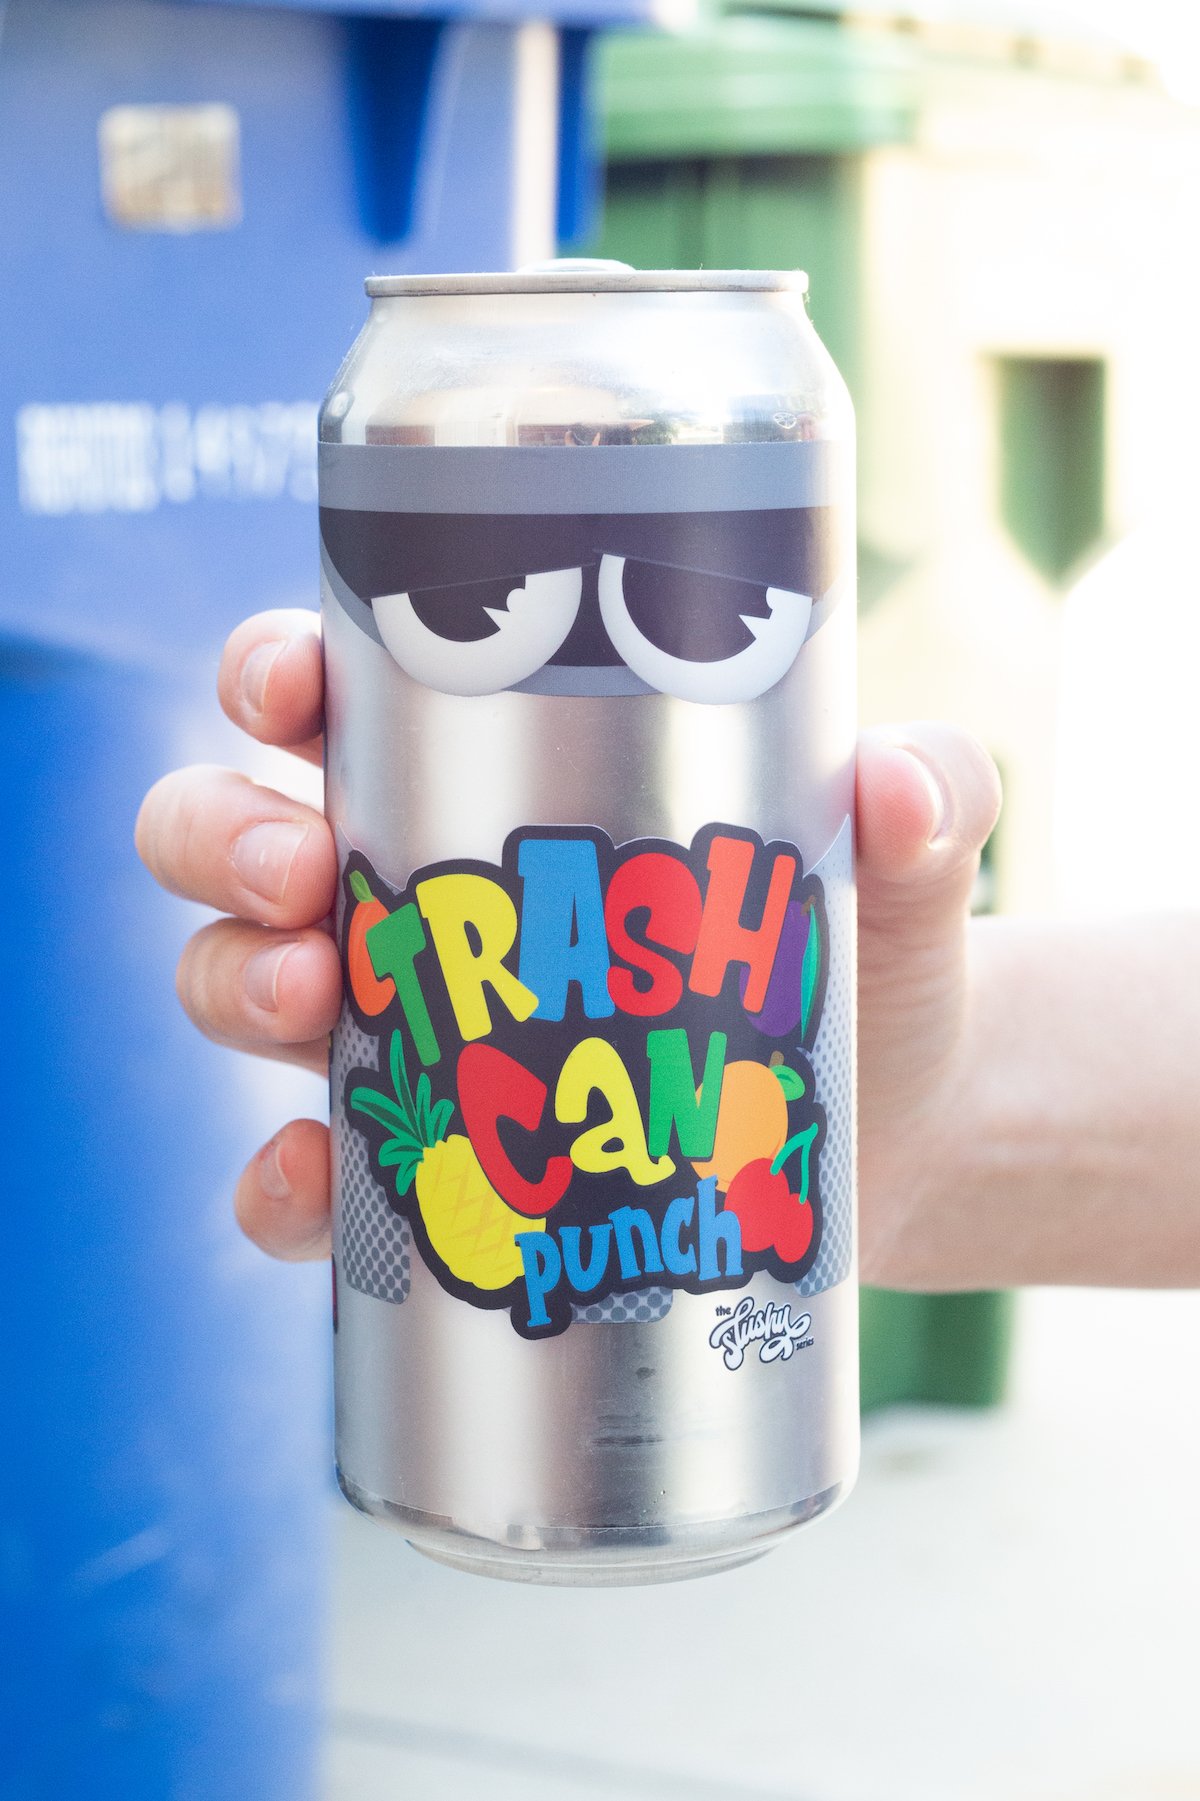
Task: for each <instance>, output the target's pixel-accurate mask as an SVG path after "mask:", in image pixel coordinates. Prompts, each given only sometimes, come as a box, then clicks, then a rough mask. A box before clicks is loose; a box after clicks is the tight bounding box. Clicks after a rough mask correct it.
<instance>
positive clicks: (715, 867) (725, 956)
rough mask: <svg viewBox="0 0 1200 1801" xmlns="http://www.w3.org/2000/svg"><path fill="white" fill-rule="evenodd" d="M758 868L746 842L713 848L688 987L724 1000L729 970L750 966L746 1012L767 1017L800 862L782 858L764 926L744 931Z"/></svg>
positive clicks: (716, 843)
mask: <svg viewBox="0 0 1200 1801" xmlns="http://www.w3.org/2000/svg"><path fill="white" fill-rule="evenodd" d="M753 862H754V846H753V845H752V844H747V843H746V841H745V839H743V838H714V839H713V841H712V843H711V844H710V845H709V848H708V876H709V880H708V890H707V892H706V894H705V896H704V916H703V918H702V919H701V921H700V936H699V938H698V939H697V940H696V955H695V957H694V958H693V960H692V974H691V979H690V981H689V983H688V986H689V987H690V988H691V989H692V991H693V993H695V994H710V995H717V994H720V992H721V986H722V984H723V982H724V980H725V972H726V970H727V969H728V968H729V965H730V964H731V963H744V964H745V965H746V968H747V969H748V970H749V972H750V980H749V981H748V982H747V984H746V993H745V995H744V997H743V1002H744V1005H745V1008H746V1011H747V1013H761V1012H762V1007H763V1002H764V1001H765V1000H766V998H767V984H768V983H769V981H770V980H771V970H772V969H773V967H774V964H775V953H776V951H777V950H778V949H779V938H780V934H781V933H782V931H783V920H784V915H785V914H786V912H787V904H788V896H789V895H790V894H791V892H792V880H793V877H794V876H795V874H796V859H795V857H785V856H782V855H780V856H778V857H776V859H775V867H774V868H773V869H772V871H771V884H770V887H769V888H768V890H767V899H766V905H765V906H764V907H763V916H762V924H761V925H759V926H757V927H754V928H751V927H750V926H744V925H742V923H741V918H742V908H743V906H744V905H745V901H746V887H747V884H748V883H749V881H750V869H751V865H752V864H753Z"/></svg>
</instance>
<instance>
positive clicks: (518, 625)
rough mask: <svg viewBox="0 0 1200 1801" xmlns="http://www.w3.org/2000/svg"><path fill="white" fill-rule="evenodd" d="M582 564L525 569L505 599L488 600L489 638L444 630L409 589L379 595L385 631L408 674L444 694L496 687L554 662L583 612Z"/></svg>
mask: <svg viewBox="0 0 1200 1801" xmlns="http://www.w3.org/2000/svg"><path fill="white" fill-rule="evenodd" d="M582 592H583V571H582V570H581V569H552V570H550V571H549V572H548V573H546V574H542V575H527V576H526V577H525V582H524V586H523V587H520V588H514V589H512V591H511V593H510V594H509V596H508V604H507V607H483V608H482V609H481V611H482V612H483V613H485V614H486V615H487V617H488V618H489V619H490V620H492V622H493V624H494V626H495V630H494V631H491V632H489V633H488V635H487V636H486V637H484V638H463V637H461V636H457V637H443V636H442V634H441V633H440V632H435V631H433V630H432V628H431V627H430V626H428V625H426V624H425V622H424V620H423V619H421V617H420V616H419V614H418V613H417V610H416V608H415V607H414V605H413V603H412V600H411V598H410V597H409V595H407V594H384V595H381V596H380V597H379V598H377V599H376V600H375V602H374V613H375V623H376V625H377V626H378V627H379V636H380V637H381V638H382V639H383V642H384V644H385V645H386V646H387V648H388V650H389V651H390V652H391V654H392V656H393V657H394V658H395V660H396V662H397V663H399V665H400V667H401V669H403V670H404V672H405V673H406V674H407V675H411V676H412V678H413V680H414V681H418V682H422V683H424V685H425V687H427V688H436V689H437V690H438V691H439V692H440V693H442V694H498V693H499V692H500V690H501V689H502V688H511V687H513V686H515V684H516V683H517V682H523V681H524V680H525V679H526V677H527V676H531V675H532V674H533V673H534V671H535V670H537V669H540V668H541V667H542V664H543V663H547V662H549V660H550V658H551V657H552V656H553V655H554V653H555V651H556V650H557V649H558V648H559V646H560V645H561V644H562V642H563V640H564V639H565V638H566V636H567V634H568V632H569V631H570V629H571V627H572V626H573V625H574V623H575V617H576V615H577V613H578V612H579V600H580V596H581V594H582Z"/></svg>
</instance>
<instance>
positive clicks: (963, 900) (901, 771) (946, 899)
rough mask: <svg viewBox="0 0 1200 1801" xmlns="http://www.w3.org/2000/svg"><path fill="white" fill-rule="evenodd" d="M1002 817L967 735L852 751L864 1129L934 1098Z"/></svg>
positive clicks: (879, 738) (909, 737)
mask: <svg viewBox="0 0 1200 1801" xmlns="http://www.w3.org/2000/svg"><path fill="white" fill-rule="evenodd" d="M999 806H1000V781H999V777H998V775H997V773H996V769H995V765H994V764H993V763H992V760H991V758H990V757H989V756H988V754H987V752H986V751H985V750H984V749H983V747H982V746H981V745H980V744H979V743H978V742H977V741H976V740H975V739H974V738H972V737H971V736H970V735H969V734H968V733H966V732H962V731H959V730H958V729H957V728H955V727H953V726H946V725H929V724H914V725H906V726H903V727H888V728H884V729H880V730H877V731H871V732H866V733H864V734H863V736H862V738H861V739H860V741H859V757H858V807H857V818H858V851H859V858H858V900H859V915H858V918H859V927H858V956H859V981H860V989H861V994H862V1005H861V1011H860V1035H859V1075H860V1078H861V1083H862V1093H863V1116H864V1119H867V1118H868V1116H869V1118H870V1121H871V1123H872V1126H873V1128H879V1127H880V1126H881V1125H882V1124H883V1123H884V1122H885V1121H886V1120H887V1119H890V1118H892V1117H904V1116H905V1114H906V1111H907V1110H910V1109H911V1108H912V1107H913V1106H915V1105H916V1104H917V1102H918V1100H919V1099H920V1097H922V1096H924V1095H927V1094H929V1093H930V1092H931V1091H932V1085H933V1083H934V1082H935V1080H936V1078H937V1076H938V1074H939V1072H940V1071H942V1070H944V1069H945V1068H946V1067H947V1066H948V1063H949V1059H950V1057H951V1054H952V1052H953V1049H954V1046H955V1044H956V1043H957V1041H958V1036H959V1033H960V1031H961V1027H962V1020H963V1009H964V1004H965V994H966V925H967V917H968V912H969V907H970V898H971V888H972V885H973V882H974V879H975V873H976V870H977V869H978V866H979V852H980V848H981V846H982V845H983V843H984V841H985V840H986V838H987V836H988V833H989V832H990V831H991V829H992V827H993V825H994V824H995V821H996V815H997V812H998V811H999ZM871 1142H872V1134H871V1132H865V1133H864V1145H865V1146H867V1147H868V1148H869V1145H870V1143H871ZM864 1161H869V1158H868V1157H867V1155H866V1150H864Z"/></svg>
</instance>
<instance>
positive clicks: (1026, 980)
mask: <svg viewBox="0 0 1200 1801" xmlns="http://www.w3.org/2000/svg"><path fill="white" fill-rule="evenodd" d="M968 946H969V949H968V968H969V979H968V987H967V999H966V1006H965V1012H964V1016H963V1019H962V1025H961V1031H960V1034H959V1038H958V1042H957V1045H956V1048H955V1051H954V1053H953V1056H952V1057H951V1058H950V1060H949V1061H948V1063H947V1067H946V1072H945V1076H944V1079H943V1081H942V1082H941V1083H940V1084H939V1088H938V1092H937V1097H936V1100H935V1101H934V1102H933V1103H931V1105H930V1106H929V1108H928V1109H927V1111H926V1113H925V1116H924V1118H923V1119H922V1121H921V1123H920V1125H919V1126H918V1127H917V1129H916V1131H915V1133H914V1134H913V1137H914V1140H915V1142H913V1143H910V1144H909V1145H908V1146H907V1147H906V1149H905V1151H904V1153H903V1154H902V1155H901V1156H898V1157H895V1158H892V1159H889V1158H888V1157H887V1156H886V1155H885V1154H882V1153H881V1150H880V1147H879V1146H877V1145H873V1144H872V1141H871V1136H870V1131H869V1128H867V1129H866V1130H864V1142H865V1145H866V1148H867V1155H866V1158H865V1160H864V1162H865V1168H866V1173H867V1181H868V1184H871V1185H873V1186H874V1188H875V1190H876V1192H874V1193H872V1194H869V1195H868V1197H867V1202H868V1210H869V1211H868V1218H870V1217H872V1215H873V1217H874V1220H875V1230H874V1231H873V1233H869V1234H868V1235H867V1240H866V1257H865V1259H864V1260H865V1262H866V1265H867V1273H868V1274H869V1275H873V1278H874V1279H877V1280H887V1281H892V1282H896V1283H898V1284H902V1285H905V1286H914V1287H930V1288H939V1287H945V1288H953V1287H964V1288H965V1287H991V1286H1001V1285H1009V1284H1014V1285H1016V1284H1031V1283H1056V1282H1061V1283H1095V1284H1097V1285H1107V1284H1114V1285H1116V1284H1120V1285H1124V1286H1128V1287H1155V1286H1191V1285H1193V1284H1200V919H1193V918H1190V917H1164V918H1152V919H1140V920H1134V919H1127V920H1105V921H1101V922H1095V923H1090V924H1085V925H1070V924H1064V923H1060V922H1052V921H1045V920H1016V919H1012V920H1005V919H1000V920H978V921H973V922H972V924H971V926H970V928H969V932H968ZM865 1123H866V1122H864V1124H865ZM889 1165H890V1167H889ZM889 1177H890V1179H891V1180H892V1181H893V1182H894V1183H895V1184H896V1186H895V1188H894V1190H893V1192H891V1193H890V1194H888V1193H886V1192H884V1190H885V1189H886V1186H887V1183H888V1180H889ZM872 1264H874V1265H875V1269H874V1271H873V1270H872V1268H871V1266H872Z"/></svg>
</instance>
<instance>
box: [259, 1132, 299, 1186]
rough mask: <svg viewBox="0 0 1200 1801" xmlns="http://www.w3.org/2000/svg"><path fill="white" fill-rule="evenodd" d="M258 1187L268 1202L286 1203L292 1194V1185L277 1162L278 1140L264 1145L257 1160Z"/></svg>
mask: <svg viewBox="0 0 1200 1801" xmlns="http://www.w3.org/2000/svg"><path fill="white" fill-rule="evenodd" d="M258 1180H259V1186H260V1187H261V1188H262V1191H263V1193H264V1194H265V1195H266V1197H267V1199H268V1200H269V1201H286V1200H287V1198H288V1196H289V1195H290V1194H291V1192H292V1185H291V1183H290V1182H289V1181H288V1179H287V1177H286V1176H285V1175H284V1173H283V1164H282V1163H281V1162H280V1160H279V1139H278V1138H272V1140H271V1142H270V1144H268V1145H264V1147H263V1151H262V1155H261V1156H260V1157H259V1160H258Z"/></svg>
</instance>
